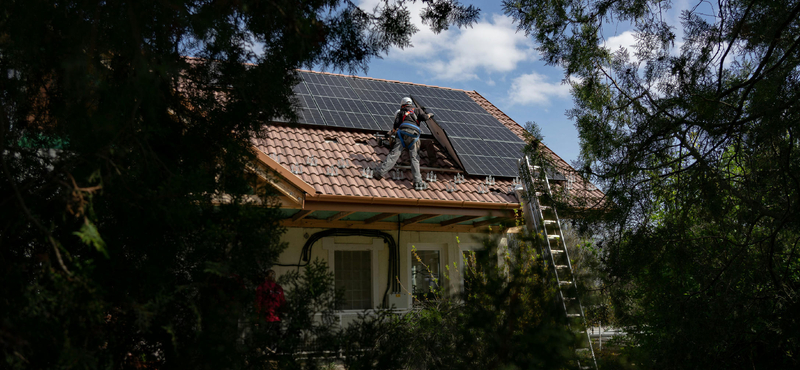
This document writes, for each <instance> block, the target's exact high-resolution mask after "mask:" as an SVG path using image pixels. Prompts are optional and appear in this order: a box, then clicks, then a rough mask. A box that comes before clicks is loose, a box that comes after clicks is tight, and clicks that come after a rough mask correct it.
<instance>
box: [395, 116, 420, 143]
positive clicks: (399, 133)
mask: <svg viewBox="0 0 800 370" xmlns="http://www.w3.org/2000/svg"><path fill="white" fill-rule="evenodd" d="M409 114H414V110H413V109H411V110H408V111H406V112H405V114H403V121H405V119H406V117H408V115H409ZM411 118H412V119H413V120H414V121H417V115H416V114H414V115H413V116H412V117H411ZM417 123H419V121H417ZM400 128H410V129H413V130H415V131H417V134H416V135H414V134H409V133H407V132H405V131H403V130H397V140H400V144H402V145H403V149H408V148H410V147H412V146H414V143H416V142H417V140H419V135H420V133H421V132H422V130H421V129H420V128H419V126H417V125H415V124H412V123H408V122H403V123H402V124H400ZM404 136H405V137H413V138H414V140H412V141H411V143H410V144H408V145H406V141H405V140H404V139H405V137H404Z"/></svg>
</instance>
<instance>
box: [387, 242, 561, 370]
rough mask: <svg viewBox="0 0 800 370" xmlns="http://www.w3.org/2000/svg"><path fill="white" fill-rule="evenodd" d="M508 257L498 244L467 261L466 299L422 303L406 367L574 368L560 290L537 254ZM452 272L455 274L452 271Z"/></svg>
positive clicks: (518, 250)
mask: <svg viewBox="0 0 800 370" xmlns="http://www.w3.org/2000/svg"><path fill="white" fill-rule="evenodd" d="M533 242H534V240H533V239H525V240H520V241H519V243H516V245H514V246H513V247H511V248H510V249H509V250H508V251H506V252H503V254H502V255H504V257H503V258H502V261H503V262H502V264H498V258H497V256H498V255H497V253H498V247H497V246H498V241H497V240H488V239H487V240H486V241H485V242H484V245H485V248H484V249H483V250H481V251H478V252H475V253H474V254H472V255H471V256H470V257H469V258H468V260H467V261H465V271H464V275H465V281H464V285H465V292H464V294H463V295H451V296H449V297H447V296H445V297H440V298H439V299H436V300H429V301H426V302H423V307H422V309H421V310H419V311H415V312H411V313H409V314H408V315H406V317H404V318H403V320H404V321H405V322H406V323H407V325H409V330H410V334H409V337H408V338H409V339H408V345H409V346H410V347H409V349H408V353H409V354H408V357H407V360H406V363H405V365H406V366H408V367H410V368H414V369H416V368H419V369H464V368H479V369H529V368H543V369H561V368H569V367H570V366H573V365H574V353H573V351H572V348H574V345H575V343H576V338H575V336H574V334H573V333H571V332H570V331H569V330H568V327H567V323H566V317H565V316H564V313H563V311H562V310H561V309H560V308H559V306H558V305H557V304H556V300H555V290H554V289H555V286H556V285H555V283H554V282H553V281H551V280H550V279H549V278H548V276H549V274H547V273H546V271H545V269H544V263H543V262H542V260H541V258H540V257H539V256H538V254H537V253H536V251H535V248H533V247H532V246H533V245H534V244H533ZM451 272H456V271H453V270H451Z"/></svg>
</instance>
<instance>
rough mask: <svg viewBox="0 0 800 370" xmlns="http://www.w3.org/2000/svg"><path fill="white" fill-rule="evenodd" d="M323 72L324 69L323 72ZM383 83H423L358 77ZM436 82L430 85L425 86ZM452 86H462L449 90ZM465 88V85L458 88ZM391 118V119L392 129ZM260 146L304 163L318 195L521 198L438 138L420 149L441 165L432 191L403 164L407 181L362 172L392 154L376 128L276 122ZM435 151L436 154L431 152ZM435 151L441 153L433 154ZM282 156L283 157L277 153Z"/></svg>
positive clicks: (584, 189)
mask: <svg viewBox="0 0 800 370" xmlns="http://www.w3.org/2000/svg"><path fill="white" fill-rule="evenodd" d="M318 73H319V72H318ZM356 78H364V79H370V80H378V81H383V82H392V83H399V84H408V85H419V84H414V83H407V82H398V81H389V80H380V79H373V78H368V77H356ZM420 86H427V87H435V86H428V85H420ZM443 89H448V90H458V89H449V88H443ZM458 91H464V90H458ZM465 93H466V94H467V95H468V96H469V97H471V98H472V99H473V100H474V101H475V102H477V103H478V104H479V105H480V106H481V107H482V108H483V109H484V110H486V111H487V112H488V113H490V114H492V115H493V116H494V117H495V118H497V120H498V121H500V122H501V123H502V124H503V125H505V126H506V127H507V128H508V129H509V130H510V131H511V132H513V133H514V134H515V135H517V136H518V137H520V138H522V139H523V140H524V139H525V135H524V132H525V130H524V129H523V128H522V126H520V125H519V124H517V123H516V122H515V121H514V120H512V119H511V118H510V117H508V116H507V115H506V114H505V113H503V112H502V111H501V110H500V109H498V108H497V107H495V106H494V105H493V104H492V103H490V102H489V101H488V100H486V99H485V98H484V97H483V96H481V95H480V94H479V93H477V92H475V91H465ZM388 126H389V123H387V129H388ZM254 144H255V147H256V148H258V149H259V150H261V151H262V152H264V153H265V154H267V155H271V156H273V158H274V159H276V160H277V161H278V162H279V163H280V164H281V165H282V166H284V167H285V168H287V169H290V170H291V169H292V168H291V167H292V165H299V166H302V173H301V174H298V175H297V176H298V177H299V178H301V179H302V180H303V181H305V182H306V183H308V184H309V185H311V186H313V187H314V189H316V191H317V193H318V194H324V195H342V196H364V197H380V198H407V199H430V200H448V201H472V202H481V203H498V204H501V203H502V204H508V203H516V202H518V200H517V198H516V196H515V195H514V193H513V192H510V188H511V187H512V186H513V181H512V180H511V179H508V178H499V179H495V182H494V185H490V186H488V189H489V191H488V192H485V187H484V186H482V185H484V184H485V181H486V177H483V176H470V175H467V174H466V173H464V172H462V171H460V170H461V169H460V168H458V166H457V165H455V161H454V160H453V159H452V158H450V157H449V156H448V155H447V154H446V153H447V151H446V150H444V149H443V148H442V147H441V145H439V144H438V143H435V140H433V146H432V148H431V149H432V150H430V151H428V150H426V149H425V148H424V147H423V148H421V150H420V162H421V163H420V165H421V166H422V167H423V168H425V167H432V168H436V169H437V170H435V171H434V172H435V173H436V176H437V181H436V182H430V183H429V188H428V189H427V190H415V189H414V187H413V185H412V183H411V170H410V169H408V168H406V169H401V171H402V173H403V179H402V180H392V179H391V175H390V174H391V173H390V174H387V176H386V177H384V178H383V179H381V180H376V179H372V178H365V177H364V176H362V174H361V171H362V169H364V168H375V167H376V166H377V165H378V164H379V163H382V161H383V160H384V159H385V158H386V155H387V154H388V153H389V149H388V148H385V147H382V146H380V145H379V143H378V140H377V139H376V137H375V136H374V135H373V134H371V133H366V132H361V131H352V130H347V129H342V128H338V127H331V126H310V125H298V126H290V125H285V124H275V125H270V126H268V127H267V128H266V129H265V132H264V135H262V138H260V139H255V141H254ZM544 150H545V152H546V153H547V154H549V155H550V156H551V158H553V162H554V164H555V166H556V167H557V168H558V170H559V172H561V173H562V174H564V175H565V176H566V177H567V178H568V179H575V180H576V181H574V182H572V183H571V184H570V186H571V188H572V191H573V192H577V193H580V194H581V195H585V196H588V198H590V199H597V200H600V199H602V198H603V196H604V195H603V193H602V192H601V191H600V190H598V189H596V188H595V187H594V186H593V185H591V184H588V183H586V184H585V183H584V182H583V181H577V180H578V179H580V177H579V176H578V175H577V172H576V171H575V170H574V169H573V168H572V167H571V166H570V165H569V164H568V163H567V162H566V161H564V160H563V159H562V158H561V157H559V156H558V155H557V154H555V153H554V152H553V151H551V150H550V149H549V148H547V147H544ZM429 152H430V154H431V155H429ZM434 156H435V158H433V157H434ZM276 157H277V158H276ZM311 157H313V158H314V159H315V160H316V162H317V163H316V166H311V165H309V164H308V163H307V162H308V161H309V159H310V158H311ZM339 159H347V160H349V163H348V167H347V168H344V169H340V170H339V174H338V175H337V176H329V175H327V174H326V170H328V167H330V166H334V167H335V166H336V165H337V164H338V163H337V161H338V160H339ZM409 164H410V163H409V159H408V153H407V151H404V153H403V155H402V156H401V158H400V160H399V161H398V163H397V164H396V165H395V168H397V166H406V167H407V166H409ZM429 171H430V170H426V169H423V170H422V171H421V172H422V176H423V177H425V176H426V175H427V173H428V172H429ZM457 173H460V174H461V175H464V182H463V183H461V184H457V185H456V187H457V189H456V190H455V191H453V192H448V191H447V190H446V183H449V182H451V181H452V180H453V179H454V177H455V176H456V174H457Z"/></svg>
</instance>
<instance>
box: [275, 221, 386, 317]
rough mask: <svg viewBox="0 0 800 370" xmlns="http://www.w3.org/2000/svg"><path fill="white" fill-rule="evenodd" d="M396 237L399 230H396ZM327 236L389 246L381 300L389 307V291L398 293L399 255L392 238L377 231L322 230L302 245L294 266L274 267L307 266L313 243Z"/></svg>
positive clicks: (292, 265)
mask: <svg viewBox="0 0 800 370" xmlns="http://www.w3.org/2000/svg"><path fill="white" fill-rule="evenodd" d="M397 235H398V237H399V236H400V234H399V229H398V234H397ZM328 236H364V237H370V238H382V239H383V240H384V242H385V243H386V244H388V245H389V264H388V267H389V268H388V269H387V273H388V276H387V281H386V290H385V291H384V292H383V300H382V302H381V305H382V306H383V307H384V308H388V307H389V290H390V289H391V290H392V293H397V292H398V291H399V286H398V285H397V283H396V279H394V277H395V276H398V272H399V271H400V261H399V258H398V257H399V253H398V251H397V244H396V243H395V240H394V238H393V237H392V236H391V235H389V234H387V233H385V232H383V231H379V230H365V229H328V230H323V231H320V232H317V233H314V234H312V235H311V236H310V237H309V238H308V240H306V243H305V244H303V249H302V250H301V251H300V260H299V261H297V263H296V264H280V263H276V264H275V266H283V267H297V269H298V270H299V269H300V268H301V267H305V266H308V264H309V262H310V260H311V250H312V248H313V247H314V243H316V242H317V241H318V240H320V239H322V238H325V237H328Z"/></svg>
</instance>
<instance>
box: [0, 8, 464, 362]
mask: <svg viewBox="0 0 800 370" xmlns="http://www.w3.org/2000/svg"><path fill="white" fill-rule="evenodd" d="M425 2H426V3H427V4H428V7H427V10H426V11H425V12H423V19H424V20H425V21H426V22H427V23H428V24H430V25H431V26H432V28H433V29H434V30H442V29H444V28H446V27H447V26H448V25H450V24H456V25H459V26H464V25H469V24H471V22H473V21H474V20H475V19H476V18H477V12H478V10H477V9H476V8H474V7H471V6H470V7H465V6H462V5H460V4H459V3H458V2H457V1H454V0H430V1H425ZM410 16H411V15H410V14H409V12H408V10H407V9H406V7H405V2H403V1H401V2H391V3H390V2H388V1H387V2H383V3H381V4H380V5H379V6H378V7H377V8H375V9H373V10H372V12H365V11H362V10H361V9H359V8H357V7H356V6H355V5H354V4H353V3H352V2H350V1H346V0H345V1H338V0H331V1H300V2H298V1H282V0H278V1H260V0H243V1H199V0H168V1H91V0H72V1H69V0H67V1H38V0H26V1H15V0H11V1H4V2H3V3H2V5H0V71H2V72H0V86H1V87H2V88H0V107H2V114H0V170H2V172H0V173H2V176H0V194H2V195H0V282H2V284H0V295H1V296H2V299H0V312H3V315H2V321H1V322H0V348H2V354H3V361H4V362H5V363H6V366H7V367H10V368H126V367H138V366H144V365H146V366H148V367H164V366H169V367H187V368H214V369H217V368H238V367H241V366H244V364H245V361H244V356H245V353H247V351H238V350H236V348H235V345H236V343H237V341H236V340H235V339H236V338H237V336H238V335H239V332H238V331H239V328H238V324H237V321H238V320H239V319H240V317H242V315H244V314H245V313H246V312H247V308H249V307H251V306H252V302H253V297H252V294H251V292H252V287H253V284H254V282H257V281H261V276H260V274H262V273H263V272H264V269H265V268H266V267H267V266H269V265H270V263H271V262H273V261H275V260H276V257H277V256H278V254H279V253H280V252H281V250H282V248H283V245H282V244H281V243H280V234H281V232H282V228H281V227H280V226H279V224H278V223H277V220H278V219H279V213H278V210H277V208H276V207H275V202H274V198H270V194H271V189H268V188H254V187H253V186H252V185H253V182H252V181H250V179H248V177H247V176H246V173H247V170H246V168H247V164H248V163H249V162H250V161H251V160H252V159H253V153H252V152H251V145H250V140H251V139H252V138H253V137H256V136H258V135H259V133H260V129H261V128H262V127H263V126H264V125H265V124H266V123H268V122H270V121H271V120H273V119H276V118H289V119H290V120H293V119H295V118H296V116H295V114H294V111H293V108H294V106H295V105H294V104H293V99H292V90H291V88H292V86H293V85H294V84H295V83H296V82H297V76H296V73H295V72H294V71H295V69H296V68H298V67H303V66H305V67H310V66H325V67H329V68H335V69H340V70H349V71H353V70H357V69H366V66H367V62H368V61H369V60H370V59H371V58H373V57H376V56H379V55H380V54H381V53H384V52H386V51H387V50H388V49H389V48H390V47H392V46H399V47H406V46H409V45H410V42H409V40H410V35H411V34H412V33H413V32H414V31H415V29H414V27H413V26H412V25H411V22H410ZM187 57H191V58H187ZM252 194H255V195H258V196H259V197H260V198H261V199H262V201H263V202H264V204H265V205H266V206H257V205H256V204H252V203H249V201H248V199H251V198H249V197H247V196H248V195H252Z"/></svg>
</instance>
